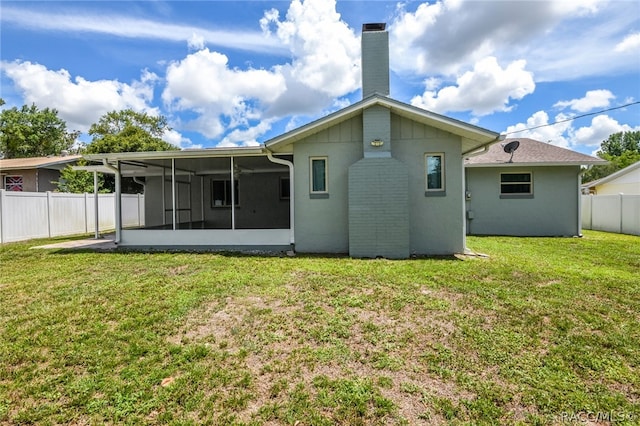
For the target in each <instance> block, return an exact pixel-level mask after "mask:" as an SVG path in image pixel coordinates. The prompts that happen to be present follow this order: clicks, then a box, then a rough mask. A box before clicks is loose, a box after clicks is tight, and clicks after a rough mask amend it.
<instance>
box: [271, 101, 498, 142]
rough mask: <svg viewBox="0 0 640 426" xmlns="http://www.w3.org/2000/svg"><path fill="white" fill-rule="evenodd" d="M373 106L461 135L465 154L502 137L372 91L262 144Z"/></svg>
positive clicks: (324, 126)
mask: <svg viewBox="0 0 640 426" xmlns="http://www.w3.org/2000/svg"><path fill="white" fill-rule="evenodd" d="M374 105H379V106H383V107H385V108H389V109H390V110H391V112H392V113H394V114H397V115H399V116H402V117H406V118H409V119H411V120H414V121H416V122H419V123H423V124H425V125H428V126H431V127H435V128H438V129H441V130H444V131H447V132H449V133H452V134H455V135H458V136H460V137H461V138H462V152H463V153H464V154H467V153H470V152H473V151H476V150H478V149H480V148H482V147H484V146H485V145H487V144H491V143H494V142H497V141H499V140H501V136H500V134H499V133H496V132H493V131H491V130H487V129H484V128H482V127H478V126H474V125H472V124H469V123H465V122H463V121H460V120H456V119H453V118H450V117H446V116H444V115H440V114H436V113H434V112H431V111H427V110H425V109H422V108H418V107H415V106H413V105H409V104H406V103H404V102H400V101H397V100H395V99H392V98H389V97H387V96H383V95H380V94H373V95H371V96H369V97H367V98H365V99H363V100H361V101H359V102H356V103H355V104H352V105H350V106H348V107H346V108H343V109H341V110H339V111H336V112H334V113H332V114H329V115H327V116H325V117H322V118H320V119H318V120H316V121H313V122H311V123H309V124H306V125H304V126H301V127H298V128H297V129H294V130H292V131H290V132H287V133H283V134H282V135H280V136H277V137H275V138H273V139H270V140H268V141H267V142H265V146H266V148H268V149H275V148H277V147H278V146H283V145H286V144H290V143H293V142H296V141H298V140H300V139H303V138H306V137H308V136H311V135H313V134H315V133H318V132H320V131H322V130H325V129H327V128H329V127H333V126H335V125H336V124H339V123H341V122H343V121H346V120H348V119H350V118H353V117H355V116H358V115H360V114H362V112H363V111H364V110H365V109H367V108H370V107H372V106H374Z"/></svg>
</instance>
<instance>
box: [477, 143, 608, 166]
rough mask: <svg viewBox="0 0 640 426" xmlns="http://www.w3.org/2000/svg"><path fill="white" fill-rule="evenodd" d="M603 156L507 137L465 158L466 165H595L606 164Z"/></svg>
mask: <svg viewBox="0 0 640 426" xmlns="http://www.w3.org/2000/svg"><path fill="white" fill-rule="evenodd" d="M512 141H519V142H520V146H519V147H518V149H517V150H516V151H515V152H514V153H513V160H512V161H511V162H510V161H509V160H510V158H511V154H508V153H506V152H505V151H504V149H503V147H504V145H505V144H507V143H509V142H512ZM605 163H606V161H604V160H602V159H601V158H596V157H592V156H590V155H585V154H581V153H579V152H575V151H572V150H570V149H566V148H561V147H559V146H555V145H552V144H550V143H544V142H540V141H537V140H535V139H529V138H510V139H505V140H504V141H503V142H502V143H500V144H494V145H492V146H490V147H489V149H488V150H487V152H486V153H484V154H482V155H478V156H475V157H469V158H466V159H465V166H466V167H492V166H498V165H499V166H522V165H533V166H535V165H538V166H566V165H595V164H605Z"/></svg>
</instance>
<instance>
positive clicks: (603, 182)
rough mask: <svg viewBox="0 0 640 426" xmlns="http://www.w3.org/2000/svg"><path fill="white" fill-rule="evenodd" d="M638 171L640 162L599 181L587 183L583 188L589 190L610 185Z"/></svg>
mask: <svg viewBox="0 0 640 426" xmlns="http://www.w3.org/2000/svg"><path fill="white" fill-rule="evenodd" d="M637 169H640V161H636V162H635V163H633V164H631V165H629V166H627V167H625V168H624V169H620V170H618V171H616V172H613V173H611V174H610V175H608V176H605V177H603V178H600V179H598V180H594V181H592V182H587V183H585V184H583V185H582V186H583V187H587V188H593V187H595V186H598V185H602V184H605V183H609V182H611V181H612V180H615V179H618V178H620V177H622V176H625V175H627V174H629V173H631V172H633V171H634V170H637Z"/></svg>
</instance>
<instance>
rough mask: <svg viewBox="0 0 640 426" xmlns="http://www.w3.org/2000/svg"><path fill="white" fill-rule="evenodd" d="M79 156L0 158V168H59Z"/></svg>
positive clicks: (79, 156)
mask: <svg viewBox="0 0 640 426" xmlns="http://www.w3.org/2000/svg"><path fill="white" fill-rule="evenodd" d="M80 158H82V156H81V155H65V156H52V157H29V158H9V159H6V160H0V170H24V169H61V168H63V167H64V166H66V165H67V164H68V163H73V162H75V161H77V160H79V159H80Z"/></svg>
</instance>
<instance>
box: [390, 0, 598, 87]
mask: <svg viewBox="0 0 640 426" xmlns="http://www.w3.org/2000/svg"><path fill="white" fill-rule="evenodd" d="M558 3H562V4H558ZM598 3H599V2H598V1H571V2H552V1H532V2H507V1H494V2H484V1H483V2H480V1H471V0H466V1H465V0H457V1H437V2H435V3H432V4H429V3H422V4H420V5H419V6H418V7H417V8H416V9H415V11H413V12H410V11H407V10H406V9H405V6H401V7H400V8H399V10H398V14H397V17H396V19H395V20H394V21H393V22H392V24H391V26H390V36H391V43H392V45H393V49H392V56H393V60H392V62H393V63H394V64H395V66H396V67H397V69H398V70H400V71H416V72H419V73H431V74H446V75H448V74H455V73H457V72H458V71H459V69H460V68H461V67H464V66H465V64H468V63H470V62H476V61H478V60H480V59H481V58H483V57H485V56H489V55H496V56H497V55H499V56H505V57H509V56H510V57H511V58H513V57H514V55H503V54H502V53H508V52H514V53H515V55H516V56H515V57H517V56H520V57H522V55H521V53H519V52H521V48H522V47H523V46H525V45H526V43H529V42H530V41H531V39H532V38H533V37H541V36H544V35H545V34H547V33H548V32H549V31H550V30H552V29H553V28H554V27H555V26H556V25H557V24H558V23H559V22H560V21H562V20H563V19H566V18H575V17H576V16H578V15H584V14H585V13H594V12H595V11H596V10H597V7H596V5H597V4H598Z"/></svg>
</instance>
